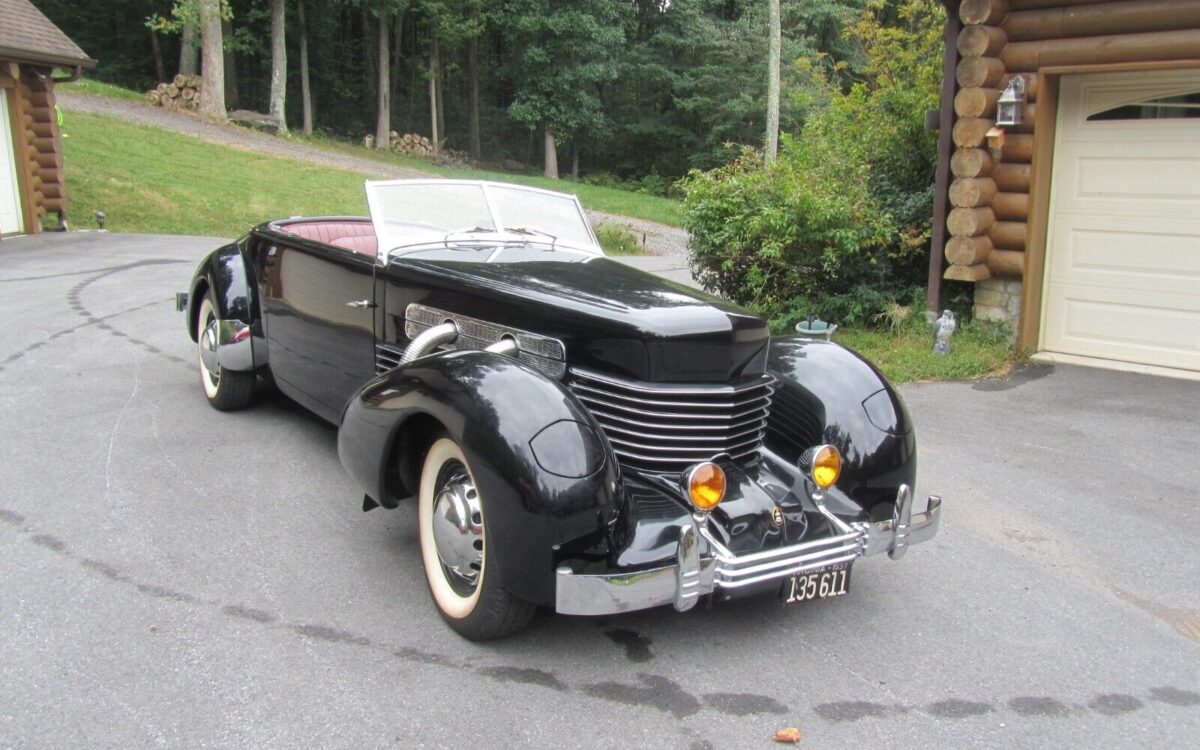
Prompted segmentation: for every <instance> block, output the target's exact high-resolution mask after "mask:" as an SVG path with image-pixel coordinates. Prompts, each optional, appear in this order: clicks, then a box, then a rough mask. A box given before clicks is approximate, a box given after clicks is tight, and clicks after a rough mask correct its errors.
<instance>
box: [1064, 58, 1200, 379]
mask: <svg viewBox="0 0 1200 750" xmlns="http://www.w3.org/2000/svg"><path fill="white" fill-rule="evenodd" d="M1051 183H1052V184H1051V193H1050V225H1049V230H1048V232H1047V246H1046V270H1045V274H1046V275H1045V285H1044V286H1045V298H1044V300H1043V305H1042V310H1043V317H1042V337H1041V341H1042V348H1043V349H1046V350H1048V351H1052V352H1062V353H1066V354H1075V355H1082V356H1086V357H1098V358H1103V359H1111V360H1121V361H1125V362H1135V363H1139V364H1148V365H1158V366H1163V367H1174V368H1182V369H1187V370H1200V70H1196V69H1193V70H1177V71H1161V72H1138V73H1119V74H1094V75H1076V76H1064V77H1063V79H1062V85H1061V89H1060V94H1059V111H1058V127H1057V130H1056V135H1055V145H1054V171H1053V173H1052V177H1051Z"/></svg>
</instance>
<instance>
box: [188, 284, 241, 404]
mask: <svg viewBox="0 0 1200 750" xmlns="http://www.w3.org/2000/svg"><path fill="white" fill-rule="evenodd" d="M219 327H220V319H219V318H218V317H217V309H216V307H214V306H213V303H212V296H211V295H210V294H209V293H208V292H205V293H204V296H203V297H201V298H200V308H199V310H197V312H196V359H197V360H198V362H199V364H200V385H202V386H203V387H204V396H205V398H207V399H208V403H210V404H212V405H213V407H214V408H216V409H220V410H221V411H233V410H235V409H244V408H246V407H247V406H249V405H250V402H251V401H252V400H253V398H254V373H252V372H235V371H233V370H226V369H224V368H222V367H221V365H220V363H219V362H217V330H218V328H219Z"/></svg>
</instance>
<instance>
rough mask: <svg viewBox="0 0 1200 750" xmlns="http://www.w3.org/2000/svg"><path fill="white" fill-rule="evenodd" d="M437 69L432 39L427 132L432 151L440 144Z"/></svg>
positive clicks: (435, 49) (439, 63)
mask: <svg viewBox="0 0 1200 750" xmlns="http://www.w3.org/2000/svg"><path fill="white" fill-rule="evenodd" d="M439 67H441V62H440V61H439V60H438V43H437V39H434V40H433V44H432V45H430V47H429V130H430V133H431V137H430V140H431V141H433V148H434V151H437V150H439V149H440V144H441V142H442V134H441V133H440V132H439V131H438V85H437V78H438V68H439Z"/></svg>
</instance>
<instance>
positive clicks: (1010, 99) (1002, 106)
mask: <svg viewBox="0 0 1200 750" xmlns="http://www.w3.org/2000/svg"><path fill="white" fill-rule="evenodd" d="M1024 116H1025V78H1024V76H1013V77H1012V80H1011V81H1009V82H1008V86H1006V87H1005V88H1004V92H1003V93H1002V94H1000V98H999V99H998V100H996V124H997V125H1004V126H1009V127H1011V126H1014V125H1020V124H1021V121H1022V120H1023V119H1024Z"/></svg>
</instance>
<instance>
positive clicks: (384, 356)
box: [375, 344, 404, 375]
mask: <svg viewBox="0 0 1200 750" xmlns="http://www.w3.org/2000/svg"><path fill="white" fill-rule="evenodd" d="M403 356H404V350H403V349H401V348H400V347H398V346H389V345H387V344H376V345H375V374H376V375H378V374H381V373H385V372H387V371H388V370H390V369H392V368H393V367H398V366H399V365H400V358H401V357H403Z"/></svg>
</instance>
